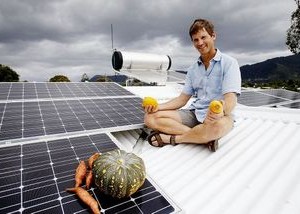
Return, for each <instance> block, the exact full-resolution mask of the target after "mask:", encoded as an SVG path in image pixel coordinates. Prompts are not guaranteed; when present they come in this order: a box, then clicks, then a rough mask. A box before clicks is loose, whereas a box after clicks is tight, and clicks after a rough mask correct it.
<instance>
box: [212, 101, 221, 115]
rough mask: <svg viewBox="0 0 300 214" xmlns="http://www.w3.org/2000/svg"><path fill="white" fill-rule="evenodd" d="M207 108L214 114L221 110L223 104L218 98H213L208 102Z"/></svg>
mask: <svg viewBox="0 0 300 214" xmlns="http://www.w3.org/2000/svg"><path fill="white" fill-rule="evenodd" d="M209 109H210V110H211V111H212V112H213V113H215V114H220V113H221V112H222V111H223V105H222V103H221V102H220V101H219V100H213V101H211V102H210V104H209Z"/></svg>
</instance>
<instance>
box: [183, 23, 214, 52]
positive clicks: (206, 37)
mask: <svg viewBox="0 0 300 214" xmlns="http://www.w3.org/2000/svg"><path fill="white" fill-rule="evenodd" d="M189 33H190V36H191V40H192V42H193V45H194V47H195V48H196V49H197V50H198V52H199V53H200V55H201V56H207V57H208V58H212V57H213V56H214V55H215V53H216V51H215V44H214V42H215V39H216V33H215V31H214V26H213V24H212V23H210V22H209V21H207V20H204V19H196V20H195V21H194V23H193V24H192V26H191V27H190V31H189Z"/></svg>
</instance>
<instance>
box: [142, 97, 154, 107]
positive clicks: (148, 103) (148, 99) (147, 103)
mask: <svg viewBox="0 0 300 214" xmlns="http://www.w3.org/2000/svg"><path fill="white" fill-rule="evenodd" d="M142 106H143V107H146V106H154V107H155V108H156V107H157V106H158V103H157V100H156V99H155V98H153V97H145V98H144V99H143V103H142Z"/></svg>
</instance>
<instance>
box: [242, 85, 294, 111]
mask: <svg viewBox="0 0 300 214" xmlns="http://www.w3.org/2000/svg"><path fill="white" fill-rule="evenodd" d="M238 103H240V104H243V105H247V106H271V107H279V106H283V107H288V108H300V104H299V103H300V93H298V92H293V91H288V90H284V89H265V90H256V91H242V93H241V95H240V96H239V97H238Z"/></svg>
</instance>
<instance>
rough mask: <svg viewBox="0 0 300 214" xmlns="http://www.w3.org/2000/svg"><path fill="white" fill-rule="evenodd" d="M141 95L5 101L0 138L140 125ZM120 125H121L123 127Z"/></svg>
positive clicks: (126, 127) (141, 114)
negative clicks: (139, 96)
mask: <svg viewBox="0 0 300 214" xmlns="http://www.w3.org/2000/svg"><path fill="white" fill-rule="evenodd" d="M140 103H141V98H138V97H127V98H124V97H119V98H105V99H72V100H53V101H34V102H31V101H30V102H25V101H20V102H7V103H5V104H3V103H2V104H1V105H0V116H2V119H1V126H0V142H1V141H2V140H8V139H16V138H28V137H34V136H43V135H52V134H60V133H70V132H76V131H85V130H92V129H103V128H113V127H115V128H116V129H118V130H125V129H128V125H137V127H141V126H142V125H143V117H144V112H143V110H142V108H141V104H140ZM122 127H123V128H122Z"/></svg>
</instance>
